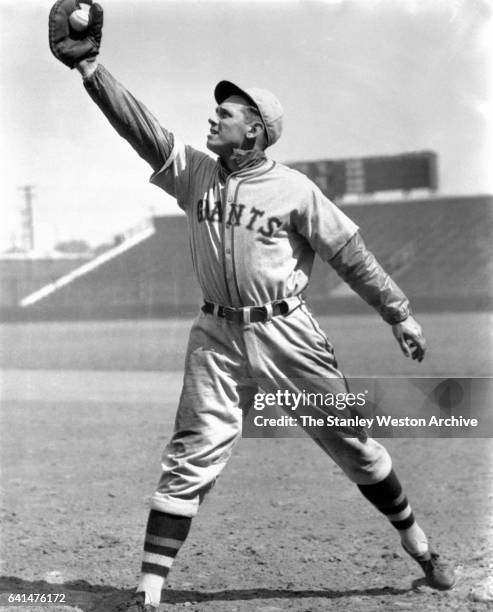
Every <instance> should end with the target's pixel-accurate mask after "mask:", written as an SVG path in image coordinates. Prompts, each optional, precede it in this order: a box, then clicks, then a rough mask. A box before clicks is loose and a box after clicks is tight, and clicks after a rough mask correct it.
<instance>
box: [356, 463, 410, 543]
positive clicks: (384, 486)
mask: <svg viewBox="0 0 493 612" xmlns="http://www.w3.org/2000/svg"><path fill="white" fill-rule="evenodd" d="M358 489H359V490H360V491H361V493H363V495H364V496H365V497H366V499H367V500H368V501H369V502H371V503H372V504H373V505H374V506H375V507H376V508H377V509H378V510H379V511H380V512H381V513H382V514H385V516H386V517H387V518H388V520H389V521H390V522H391V524H392V525H393V526H394V527H395V528H396V529H397V530H398V531H404V530H406V529H409V528H410V527H412V526H413V525H414V523H415V519H414V514H413V511H412V509H411V506H410V505H409V502H408V501H407V497H406V496H405V495H404V492H403V491H402V486H401V483H400V482H399V479H398V478H397V476H396V474H395V472H394V470H392V471H391V472H390V474H389V475H388V476H387V478H384V479H383V480H381V481H380V482H377V483H375V484H371V485H358Z"/></svg>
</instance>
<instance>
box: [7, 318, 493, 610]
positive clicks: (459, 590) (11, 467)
mask: <svg viewBox="0 0 493 612" xmlns="http://www.w3.org/2000/svg"><path fill="white" fill-rule="evenodd" d="M420 320H421V321H422V323H423V325H424V327H425V330H426V333H427V337H428V341H429V345H430V350H429V353H428V355H427V357H426V359H425V361H424V362H423V363H422V364H420V365H418V364H415V363H414V362H411V361H410V360H406V359H405V358H404V357H402V356H401V354H400V351H399V349H398V347H397V345H396V344H395V341H394V339H393V338H392V336H391V334H390V328H388V326H386V325H385V324H383V323H380V322H379V320H378V319H377V318H376V317H374V316H373V317H370V316H369V317H366V316H361V317H322V318H321V323H322V325H323V327H324V328H325V329H326V331H327V333H328V334H329V337H330V338H331V340H332V341H333V343H334V345H335V347H336V353H337V355H338V358H339V362H340V364H341V367H342V368H343V370H344V371H345V372H346V373H347V374H351V375H360V376H374V375H382V376H383V375H394V376H398V375H400V376H450V377H453V376H463V377H467V376H469V377H475V376H491V375H492V372H493V351H492V350H491V349H492V336H491V330H492V327H493V326H492V315H491V314H485V313H482V314H465V313H461V314H444V315H437V314H433V315H422V316H421V317H420ZM190 323H191V322H190V321H186V320H175V321H141V322H134V321H121V322H100V323H94V322H91V323H89V322H84V323H83V322H80V323H74V324H68V323H49V324H29V325H5V326H2V327H1V328H0V335H1V341H2V352H1V356H0V359H1V362H0V363H1V367H2V369H3V371H4V373H3V379H2V380H3V382H2V412H1V450H0V453H1V454H0V465H1V467H2V481H1V486H2V496H1V500H0V504H1V505H0V516H1V519H2V538H1V555H0V563H1V565H0V610H5V611H6V610H9V609H10V608H9V607H8V595H9V594H10V593H25V594H27V593H35V592H38V593H39V592H44V593H47V592H51V593H59V592H62V593H65V594H66V603H67V605H69V606H72V608H60V610H62V609H65V610H67V609H73V608H75V609H77V610H82V611H83V612H96V611H99V612H111V610H112V606H113V604H114V602H116V601H118V600H119V599H120V598H121V597H122V596H123V595H124V594H125V592H126V590H127V589H129V588H131V587H133V585H134V582H135V577H136V575H137V572H138V567H139V562H140V547H141V540H142V535H143V531H144V526H145V520H146V507H145V498H146V496H147V495H148V494H149V493H150V492H152V490H153V487H154V484H155V480H156V478H157V476H158V472H159V456H160V450H161V448H162V446H163V444H164V442H165V440H166V439H167V438H168V436H169V435H170V432H171V428H172V424H173V417H174V412H175V410H176V404H177V400H178V395H179V391H180V384H181V370H182V364H183V355H184V349H185V345H186V336H187V331H188V328H189V327H190ZM385 444H386V446H387V447H388V448H389V450H390V451H391V454H392V456H393V459H394V464H395V467H396V469H397V470H398V472H399V473H400V474H401V476H402V478H403V480H404V482H405V483H406V490H407V491H408V493H409V496H410V498H411V501H412V503H413V506H414V508H415V511H416V514H417V515H418V517H419V519H420V522H422V523H423V525H424V526H425V527H426V529H427V530H428V531H429V533H430V534H431V536H432V538H433V541H434V542H435V543H436V544H437V545H438V546H439V548H440V549H441V550H442V551H443V553H444V554H446V555H447V556H449V557H451V558H453V559H454V560H455V561H456V562H457V565H458V574H459V583H458V586H457V587H456V589H454V590H453V591H452V592H448V593H436V592H432V591H430V590H429V589H427V588H426V587H424V586H422V584H420V583H419V581H418V582H417V583H415V584H414V588H412V583H413V580H414V579H416V578H419V576H420V572H419V569H418V568H417V566H416V567H415V566H414V564H413V562H412V561H410V560H409V559H408V558H406V556H405V555H404V554H403V553H401V551H400V549H399V547H398V545H397V541H396V537H395V535H394V534H393V533H392V532H391V530H390V529H389V528H388V527H387V525H386V522H385V521H384V520H383V519H382V518H381V517H379V516H377V514H376V512H375V511H374V510H373V509H372V508H371V507H369V506H368V504H366V503H365V502H364V501H363V500H362V499H361V497H360V495H359V494H358V492H357V491H356V489H355V487H354V486H353V485H352V484H351V483H349V482H348V481H347V479H346V478H345V477H344V476H343V475H342V474H341V473H340V471H339V470H338V468H336V467H335V466H334V465H333V464H332V463H331V462H330V461H329V462H328V461H327V460H326V458H325V457H324V456H323V455H322V454H321V453H320V451H319V449H318V448H317V447H316V446H315V445H314V444H313V443H312V442H311V441H310V440H308V439H305V438H300V439H289V440H287V439H284V440H283V439H281V440H272V439H244V440H242V441H241V442H240V443H239V444H238V446H237V449H236V452H235V454H234V456H233V458H232V459H231V461H230V464H229V465H228V467H227V469H226V470H225V472H224V474H223V476H221V479H220V481H219V482H218V484H217V485H216V489H215V491H214V492H213V493H212V494H211V495H210V496H209V497H208V499H207V501H206V502H205V504H204V507H203V508H202V510H201V512H200V513H199V515H198V517H197V518H196V519H195V520H194V525H193V530H192V534H191V537H190V539H189V541H187V543H186V545H185V546H184V548H183V550H182V551H181V553H180V556H179V558H178V560H177V562H176V564H175V567H174V569H173V571H172V574H171V577H170V580H169V584H168V589H167V591H166V594H165V603H164V604H163V606H162V610H163V611H164V610H172V611H176V612H179V611H181V610H185V609H186V610H194V611H200V612H278V611H283V610H290V611H294V612H323V611H326V610H328V611H332V610H334V611H339V610H342V611H347V612H353V611H355V612H359V611H363V610H364V611H365V612H376V611H377V610H383V611H389V612H394V611H395V610H417V609H419V610H422V611H423V612H434V611H436V610H437V611H445V610H454V611H457V612H459V611H460V612H462V611H469V612H472V611H481V610H486V609H488V604H487V603H484V602H483V603H481V602H477V601H472V599H471V592H472V591H473V590H474V589H477V587H478V586H480V585H483V586H484V585H485V584H486V583H487V581H488V579H489V577H491V575H492V574H493V555H492V550H491V549H492V546H491V543H492V542H493V537H492V534H493V520H492V518H493V513H492V509H493V489H492V487H491V482H492V479H493V465H492V464H493V461H492V457H493V445H492V442H491V440H489V439H474V440H468V439H448V440H446V439H431V440H430V439H427V440H424V439H421V440H419V439H418V440H416V439H415V440H410V439H399V440H397V439H395V440H386V441H385ZM13 609H14V608H13ZM15 609H19V606H17V607H16V608H15ZM25 609H29V610H31V612H32V611H33V610H34V611H35V610H45V609H46V610H48V609H49V610H51V611H52V612H53V611H54V610H55V612H58V610H57V609H56V607H55V606H51V607H46V608H42V607H38V608H36V607H33V606H30V607H25Z"/></svg>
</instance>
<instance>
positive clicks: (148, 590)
mask: <svg viewBox="0 0 493 612" xmlns="http://www.w3.org/2000/svg"><path fill="white" fill-rule="evenodd" d="M191 523H192V519H191V518H190V517H187V516H178V515H175V514H166V513H165V512H158V511H157V510H151V511H150V513H149V519H148V521H147V528H146V535H145V540H144V554H143V557H142V567H141V576H140V581H139V585H138V587H137V591H144V592H145V594H146V602H145V603H146V604H147V603H150V604H152V605H153V606H157V605H159V601H160V599H161V590H162V588H163V585H164V579H165V578H166V576H167V575H168V573H169V570H170V568H171V565H172V564H173V561H174V559H175V557H176V555H177V553H178V551H179V550H180V548H181V545H182V544H183V542H184V541H185V540H186V538H187V535H188V532H189V531H190V526H191Z"/></svg>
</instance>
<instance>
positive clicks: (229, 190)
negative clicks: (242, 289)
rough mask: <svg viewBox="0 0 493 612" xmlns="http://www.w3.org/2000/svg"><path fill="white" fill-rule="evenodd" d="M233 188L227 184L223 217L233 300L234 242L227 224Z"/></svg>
mask: <svg viewBox="0 0 493 612" xmlns="http://www.w3.org/2000/svg"><path fill="white" fill-rule="evenodd" d="M233 190H234V185H232V184H231V183H229V184H228V186H227V190H226V206H225V210H224V218H223V223H224V233H223V236H224V245H223V248H224V266H225V277H226V283H227V285H228V286H227V289H228V291H227V292H228V295H230V296H231V297H232V300H234V298H233V296H234V295H235V292H234V272H233V252H232V244H231V232H230V231H229V230H230V228H229V227H228V226H227V220H228V217H229V213H230V209H231V203H232V202H233ZM235 305H236V304H235V303H234V301H233V303H232V304H231V306H235Z"/></svg>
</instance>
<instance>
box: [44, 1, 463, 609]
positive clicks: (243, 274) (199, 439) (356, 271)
mask: <svg viewBox="0 0 493 612" xmlns="http://www.w3.org/2000/svg"><path fill="white" fill-rule="evenodd" d="M76 7H77V3H76V2H75V0H59V1H58V2H57V3H56V4H55V5H54V7H53V8H52V11H51V13H50V20H49V21H50V46H51V50H52V52H53V53H54V55H55V56H56V57H57V58H58V59H59V60H61V61H62V62H64V63H65V64H66V65H68V66H69V67H71V68H74V67H75V68H77V69H78V70H79V72H80V73H81V74H82V76H83V82H84V86H85V88H86V90H87V92H88V93H89V95H90V96H91V98H92V99H93V100H94V102H95V103H96V104H97V105H98V106H99V108H100V109H101V110H102V112H103V113H104V114H105V116H106V117H107V118H108V120H109V121H110V123H111V124H112V125H113V127H114V128H115V129H116V131H117V132H118V133H119V134H120V135H121V136H122V137H124V138H125V139H126V140H127V141H128V142H129V143H130V145H131V146H132V147H133V148H134V149H135V150H136V152H137V153H138V154H139V155H140V156H141V157H143V158H144V159H145V160H146V161H147V162H148V163H149V164H150V166H151V167H152V169H153V173H152V176H151V179H150V180H151V182H152V183H153V184H155V185H157V186H158V187H160V188H162V189H164V190H165V191H166V192H167V193H168V194H171V195H172V196H174V197H175V198H176V200H177V202H178V205H179V206H180V207H181V208H182V209H183V210H184V211H185V213H186V215H187V219H188V228H189V242H190V249H191V255H192V261H193V266H194V270H195V273H196V275H197V279H198V282H199V284H200V287H201V289H202V292H203V296H204V303H203V305H202V308H201V311H200V314H199V316H198V317H197V318H196V320H195V322H194V324H193V327H192V330H191V333H190V339H189V343H188V347H187V353H186V361H185V373H184V381H183V390H182V393H181V397H180V401H179V406H178V410H177V414H176V421H175V427H174V432H173V435H172V437H171V440H170V441H169V443H168V444H167V445H166V447H165V449H164V451H163V455H162V471H161V476H160V479H159V482H158V485H157V488H156V490H155V492H154V494H153V495H152V497H151V502H150V505H151V509H150V513H149V518H148V522H147V529H146V534H145V541H144V553H143V560H142V567H141V575H140V579H139V582H138V586H137V589H136V593H135V595H134V596H133V597H132V599H131V600H130V601H129V602H126V603H125V604H124V607H123V608H120V609H125V610H128V611H130V612H142V611H156V610H158V608H159V603H160V598H161V590H162V588H163V584H164V580H165V578H166V576H167V574H168V572H169V570H170V567H171V565H172V563H173V560H174V558H175V557H176V555H177V553H178V550H179V549H180V547H181V546H182V544H183V542H184V541H185V539H186V537H187V535H188V533H189V530H190V525H191V522H192V519H193V517H194V516H195V515H196V513H197V511H198V509H199V506H200V504H201V502H202V500H203V499H204V496H205V495H206V493H207V492H208V491H210V489H211V488H212V486H213V485H214V483H215V481H216V479H217V478H218V476H219V475H220V473H221V471H222V470H223V468H224V466H225V465H226V462H227V460H228V458H229V456H230V454H231V451H232V448H233V445H234V444H235V442H236V441H237V440H238V438H239V436H240V435H241V425H242V415H243V411H245V410H248V409H249V407H250V406H251V405H252V401H253V398H254V396H255V394H256V393H257V392H258V390H259V388H261V389H262V390H264V391H266V392H271V391H275V390H277V389H287V390H289V391H290V392H293V393H301V392H302V391H305V392H316V393H332V394H333V393H344V392H346V391H347V384H346V381H345V379H344V377H343V375H342V374H341V372H340V371H339V370H338V368H337V363H336V360H335V357H334V351H333V348H332V345H331V344H330V341H329V340H328V338H327V336H326V335H325V333H324V332H323V331H322V329H321V328H320V326H319V325H318V323H317V321H316V320H315V319H314V317H313V316H312V315H311V313H310V311H309V310H308V308H307V306H306V304H305V300H304V298H303V292H304V290H305V289H306V287H307V285H308V281H309V278H310V272H311V269H312V265H313V260H314V256H315V253H316V254H318V255H319V256H320V257H321V258H322V259H323V260H324V261H326V262H328V263H329V264H330V265H331V266H333V267H334V268H335V269H336V270H337V272H338V273H339V275H340V276H341V277H342V278H343V279H344V280H345V281H346V282H347V283H349V285H350V286H351V287H352V288H353V289H354V290H355V291H356V292H357V293H358V294H359V295H360V296H361V297H362V298H364V299H365V300H366V301H367V302H368V303H369V304H371V305H372V306H374V307H375V308H376V310H377V311H378V313H379V314H380V316H381V317H382V318H383V320H384V321H385V322H386V323H388V324H389V325H391V326H392V330H393V333H394V335H395V337H396V339H397V341H398V343H399V345H400V347H401V349H402V351H403V352H404V354H405V355H406V356H411V357H412V358H413V359H417V360H418V361H421V360H422V359H423V356H424V353H425V339H424V337H423V333H422V330H421V327H420V325H419V324H418V323H417V322H416V320H415V319H414V318H413V316H412V314H411V312H410V307H409V302H408V300H407V298H406V296H405V295H404V293H403V292H402V291H401V290H400V289H399V288H398V287H397V285H396V284H395V283H394V282H393V281H392V280H391V279H390V277H389V276H388V275H387V274H386V273H385V271H384V270H383V269H382V268H381V267H380V265H379V264H378V262H377V261H376V260H375V258H374V257H373V255H372V254H371V253H370V252H369V251H368V250H367V249H366V247H365V245H364V243H363V241H362V239H361V237H360V234H359V232H358V228H357V226H356V225H355V224H354V223H353V222H352V221H351V220H350V219H349V218H348V217H347V216H346V215H345V214H344V213H343V212H341V210H339V209H338V208H337V207H336V206H335V205H334V204H333V203H332V202H331V201H330V200H328V199H327V198H326V197H325V196H324V195H323V194H322V193H321V191H320V190H319V189H318V188H317V186H316V185H315V184H313V183H312V182H311V181H310V180H309V179H308V178H307V177H305V176H304V175H303V174H301V173H299V172H297V171H295V170H292V169H290V168H287V167H286V166H283V165H282V164H279V163H277V162H275V161H273V160H272V159H270V158H268V157H267V156H266V153H265V151H266V149H267V148H268V147H270V146H271V145H273V144H274V143H275V142H276V141H277V140H278V139H279V137H280V136H281V133H282V126H283V111H282V107H281V104H280V103H279V101H278V100H277V98H276V97H275V96H274V95H273V94H272V93H271V92H269V91H267V90H264V89H258V88H251V89H243V88H241V87H239V86H237V85H235V84H233V83H231V82H229V81H221V82H219V83H218V85H217V86H216V88H215V90H214V96H215V100H216V103H217V107H216V109H215V112H214V113H213V114H212V116H211V117H210V118H209V132H208V135H207V148H208V149H209V150H210V151H211V152H212V153H213V154H215V156H217V157H211V156H209V155H207V154H205V153H202V152H199V151H197V150H195V149H193V148H192V147H190V146H188V145H185V144H183V143H181V142H180V141H179V140H178V138H176V137H175V136H174V134H172V133H171V132H169V131H168V130H167V129H165V128H163V127H162V126H161V125H160V124H159V122H158V121H157V120H156V119H155V118H154V116H153V115H152V114H151V113H150V112H149V111H148V110H147V109H146V107H145V106H144V105H143V104H141V103H140V102H139V101H138V100H136V99H135V98H134V97H133V96H132V95H131V94H130V93H129V92H128V91H127V90H126V89H125V88H124V87H123V86H122V85H121V84H120V83H119V82H117V81H116V80H115V79H114V77H113V76H112V75H111V74H110V73H109V72H108V70H106V68H104V66H103V65H101V64H100V63H99V62H98V60H97V56H98V54H99V47H100V43H101V35H102V25H103V12H102V8H101V7H100V6H99V5H98V4H92V6H91V10H90V19H89V27H88V29H87V30H85V32H83V33H81V34H78V33H76V32H73V31H72V29H71V27H70V25H69V23H68V16H69V15H70V14H71V12H72V11H73V10H74V9H75V8H76ZM184 239H185V237H184ZM310 409H311V410H312V412H313V414H315V415H316V414H320V411H321V410H323V412H324V413H326V412H327V411H329V410H330V408H326V407H323V408H320V407H317V406H312V407H311V408H310ZM338 414H339V415H340V414H341V413H340V411H338ZM344 414H349V415H350V414H352V410H351V408H349V407H346V408H345V409H344ZM306 430H307V433H308V434H309V435H310V436H311V437H312V438H313V439H314V440H315V442H316V443H317V444H318V445H319V446H320V448H321V449H322V450H323V451H324V452H325V453H326V454H327V455H329V456H330V457H331V458H332V460H333V461H335V462H336V463H337V464H338V465H339V466H340V467H341V469H342V470H343V471H344V472H345V474H346V475H347V476H348V478H350V479H351V480H352V481H353V482H354V483H355V484H356V485H357V487H358V488H359V490H360V491H361V493H362V494H363V495H364V496H365V497H366V498H367V499H368V500H369V501H370V502H371V503H372V504H374V505H375V506H376V508H377V509H378V510H379V511H380V512H382V513H383V514H384V515H385V516H386V517H387V519H388V520H389V521H390V523H391V525H392V526H393V527H394V528H395V529H396V530H397V532H398V533H399V535H400V538H401V543H402V546H403V547H404V550H405V551H406V552H407V553H408V554H409V555H410V556H411V557H412V558H413V559H415V560H416V561H417V562H418V563H419V565H420V566H421V567H422V569H423V571H424V574H425V577H426V580H427V582H428V584H429V585H430V586H431V587H433V588H436V589H449V588H451V587H452V586H453V584H454V571H453V569H452V568H451V567H450V566H448V565H447V564H446V563H444V561H443V560H442V559H440V557H439V556H438V554H437V553H436V552H435V551H433V550H432V549H431V548H430V546H429V544H428V540H427V538H426V535H425V533H424V532H423V530H422V529H421V527H420V526H419V525H418V523H417V522H416V520H415V518H414V515H413V512H412V510H411V506H410V504H409V502H408V500H407V498H406V495H405V493H404V492H403V489H402V486H401V484H400V482H399V479H398V477H397V475H396V474H395V472H394V470H393V468H392V462H391V459H390V456H389V454H388V452H387V451H386V449H385V448H384V447H383V446H382V445H381V444H379V443H378V442H376V441H375V440H374V439H372V438H369V437H368V436H367V434H366V432H365V431H364V430H363V429H360V428H357V427H354V428H345V429H344V430H343V429H337V428H334V429H333V430H331V432H330V433H329V435H327V436H323V437H321V436H320V435H319V432H318V431H317V430H315V429H311V428H310V427H307V428H306Z"/></svg>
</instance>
